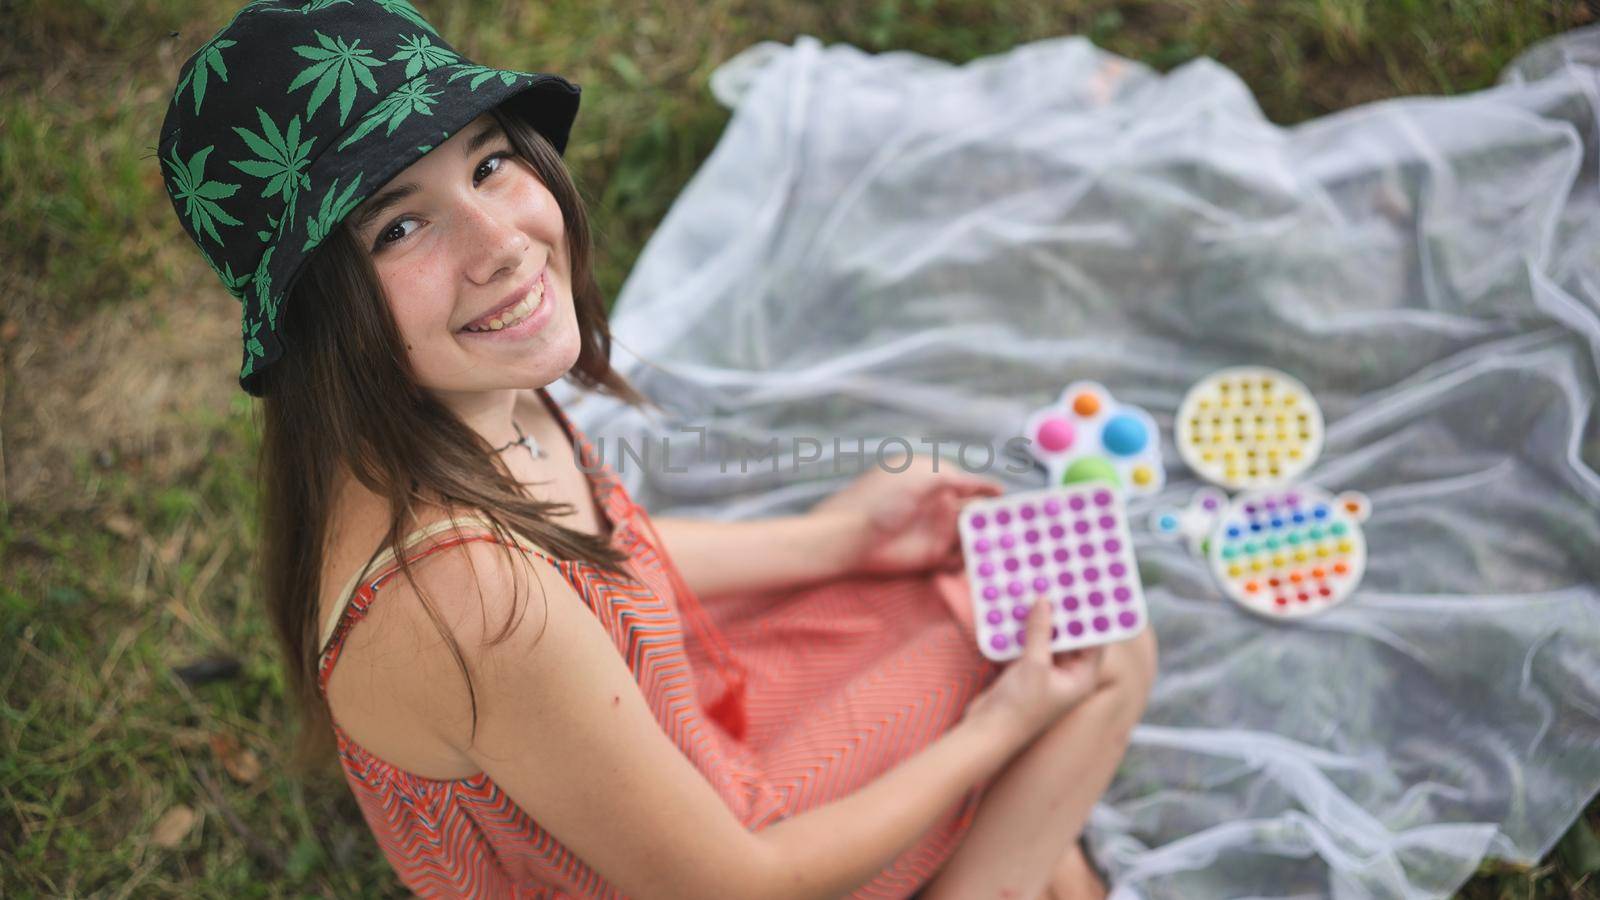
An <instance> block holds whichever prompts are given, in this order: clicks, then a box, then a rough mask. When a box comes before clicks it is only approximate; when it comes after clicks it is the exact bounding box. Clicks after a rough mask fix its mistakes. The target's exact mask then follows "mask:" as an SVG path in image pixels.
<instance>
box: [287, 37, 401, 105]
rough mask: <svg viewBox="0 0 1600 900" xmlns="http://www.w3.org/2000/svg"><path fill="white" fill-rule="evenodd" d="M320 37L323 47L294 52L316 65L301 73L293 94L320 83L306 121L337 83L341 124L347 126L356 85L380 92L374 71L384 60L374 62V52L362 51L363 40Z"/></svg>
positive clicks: (291, 88)
mask: <svg viewBox="0 0 1600 900" xmlns="http://www.w3.org/2000/svg"><path fill="white" fill-rule="evenodd" d="M316 35H317V41H318V42H320V43H321V44H322V46H321V47H296V48H294V52H296V53H298V54H300V55H301V56H303V57H305V58H306V59H311V60H316V62H314V63H312V64H311V65H309V66H306V67H305V68H304V69H301V70H300V74H299V75H298V76H297V77H296V78H295V80H294V81H292V82H290V83H289V90H290V91H291V92H293V91H298V90H299V89H301V88H303V87H305V86H306V85H308V84H310V83H312V82H313V81H315V82H316V84H317V86H316V87H314V88H312V89H311V98H310V99H309V100H307V101H306V118H307V119H310V118H311V116H312V115H313V114H314V113H315V112H316V111H317V107H319V106H321V105H322V101H324V100H326V99H328V95H329V94H330V93H332V92H333V86H334V84H335V83H337V84H338V85H339V124H340V125H343V124H344V120H345V119H348V118H349V117H350V106H351V104H352V103H353V102H354V101H355V97H356V82H357V81H360V82H361V84H362V85H363V86H364V87H366V89H367V90H369V91H376V90H377V89H378V82H377V81H376V80H374V79H373V77H372V72H371V71H370V70H371V69H376V68H377V67H379V66H381V65H383V60H381V59H373V58H372V51H371V50H363V49H361V39H360V38H356V39H355V41H354V42H352V43H350V44H346V43H345V42H344V38H338V37H336V38H330V37H328V36H327V35H325V34H323V33H322V32H320V31H319V32H316Z"/></svg>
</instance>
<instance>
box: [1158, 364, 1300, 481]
mask: <svg viewBox="0 0 1600 900" xmlns="http://www.w3.org/2000/svg"><path fill="white" fill-rule="evenodd" d="M1176 425H1177V427H1176V428H1175V429H1174V432H1175V437H1176V440H1177V444H1178V454H1179V455H1180V456H1181V457H1183V461H1184V462H1185V463H1186V464H1188V466H1189V468H1190V469H1193V470H1194V472H1195V474H1197V475H1199V476H1200V477H1202V478H1204V479H1206V480H1207V481H1211V482H1213V483H1215V484H1220V485H1222V486H1223V487H1226V488H1230V489H1232V490H1242V489H1252V488H1267V487H1274V486H1278V485H1284V484H1288V483H1289V482H1291V481H1293V480H1294V478H1295V477H1296V476H1297V475H1299V474H1300V473H1301V472H1304V471H1305V470H1306V469H1307V468H1309V467H1310V465H1311V464H1312V463H1313V462H1315V461H1316V458H1317V456H1318V455H1319V454H1320V453H1321V452H1322V410H1321V409H1319V408H1318V407H1317V401H1316V400H1315V399H1313V398H1312V396H1311V392H1310V391H1309V390H1307V389H1306V386H1305V385H1304V384H1301V383H1300V382H1299V381H1298V380H1296V379H1295V378H1294V377H1293V376H1291V375H1288V374H1286V373H1284V372H1280V371H1278V370H1277V369H1268V368H1265V367H1261V366H1240V367H1237V368H1232V369H1222V370H1220V371H1217V372H1213V373H1211V374H1210V375H1207V376H1206V377H1205V378H1203V379H1201V380H1200V381H1199V382H1198V383H1197V384H1195V386H1194V387H1191V388H1190V389H1189V393H1187V394H1185V395H1184V398H1183V402H1182V403H1181V404H1179V406H1178V414H1177V417H1176Z"/></svg>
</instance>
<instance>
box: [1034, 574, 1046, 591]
mask: <svg viewBox="0 0 1600 900" xmlns="http://www.w3.org/2000/svg"><path fill="white" fill-rule="evenodd" d="M1049 588H1050V579H1048V578H1046V577H1044V576H1043V575H1040V576H1039V577H1037V578H1035V579H1033V589H1034V590H1036V591H1043V590H1049Z"/></svg>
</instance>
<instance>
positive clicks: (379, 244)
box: [372, 150, 513, 253]
mask: <svg viewBox="0 0 1600 900" xmlns="http://www.w3.org/2000/svg"><path fill="white" fill-rule="evenodd" d="M512 155H513V154H512V152H511V151H509V150H502V151H500V152H499V153H492V154H490V155H489V156H487V157H485V158H484V160H483V162H481V163H478V167H477V168H476V169H474V170H473V172H472V176H473V178H472V180H473V182H474V183H478V182H481V181H483V180H484V179H485V178H488V177H489V175H493V174H494V173H496V172H498V171H500V169H501V168H503V166H504V163H505V161H506V160H507V159H509V158H510V157H511V156H512ZM485 169H488V170H489V171H488V174H487V175H485V174H483V172H484V170H485ZM415 221H416V220H414V219H410V218H401V219H395V220H394V221H393V222H391V223H389V225H388V226H387V227H386V228H384V229H383V230H382V231H380V232H378V237H377V240H376V241H375V242H374V243H373V247H372V252H374V253H377V252H378V251H380V250H382V249H383V248H384V247H387V246H389V245H390V244H394V243H398V242H399V241H402V240H404V239H405V236H406V235H408V234H410V233H411V232H410V231H406V230H405V229H404V228H403V227H402V226H404V225H405V224H406V223H407V222H413V223H414V222H415ZM413 230H415V229H413Z"/></svg>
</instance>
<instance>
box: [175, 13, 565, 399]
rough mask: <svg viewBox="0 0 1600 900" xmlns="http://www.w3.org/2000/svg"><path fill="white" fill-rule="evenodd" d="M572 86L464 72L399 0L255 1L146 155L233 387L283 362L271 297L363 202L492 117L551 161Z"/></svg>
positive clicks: (202, 55)
mask: <svg viewBox="0 0 1600 900" xmlns="http://www.w3.org/2000/svg"><path fill="white" fill-rule="evenodd" d="M578 94H579V88H578V86H577V85H575V84H573V83H572V82H570V81H567V80H566V79H564V78H562V77H560V76H558V75H549V74H540V73H536V72H518V71H513V70H508V69H496V68H492V67H489V66H483V65H478V64H477V63H474V62H473V61H471V60H469V59H467V58H466V57H464V56H462V55H461V54H460V53H458V52H457V51H456V50H455V49H454V48H453V47H451V46H450V45H449V44H448V43H446V42H445V40H444V39H443V38H442V37H440V36H439V33H438V32H437V31H436V30H434V28H433V26H432V25H430V24H428V21H427V20H426V19H425V18H423V16H422V14H421V13H420V12H418V11H417V9H416V8H415V7H414V6H412V5H411V4H410V3H408V2H406V0H309V2H307V0H299V2H284V0H260V2H255V3H251V4H249V5H248V6H246V7H244V8H243V9H241V10H240V11H239V12H238V13H236V14H235V15H234V17H233V19H232V21H230V22H229V23H228V24H227V25H225V26H224V27H223V28H222V30H221V31H218V32H217V34H216V36H215V37H213V38H211V40H209V41H207V42H206V43H205V44H203V45H202V46H201V47H200V49H198V50H196V51H195V52H194V55H192V56H190V57H189V59H188V60H187V61H186V62H185V63H184V64H183V66H182V67H181V68H180V69H179V70H178V81H177V86H176V87H175V88H174V90H173V94H172V101H171V103H170V104H168V106H167V114H166V118H165V119H164V120H163V121H162V123H161V136H160V141H159V144H158V147H157V154H158V156H159V158H160V166H161V174H162V181H163V183H164V184H165V186H166V189H167V195H168V197H169V198H170V199H171V200H172V208H173V209H174V210H175V211H176V212H177V214H178V219H179V221H180V222H181V223H182V224H183V228H184V230H185V231H186V232H187V233H188V235H189V237H190V239H192V240H193V241H194V242H195V246H197V247H199V248H200V255H201V256H203V257H204V258H205V260H206V263H207V264H208V265H210V266H211V269H212V270H213V271H214V272H216V273H217V277H218V278H220V279H222V284H223V286H224V287H226V288H227V290H228V292H229V293H231V294H232V295H233V296H234V297H236V298H238V300H239V301H240V303H241V305H242V306H243V316H242V318H241V322H240V330H241V338H242V341H243V351H244V352H243V356H244V360H243V363H242V365H241V366H240V369H239V385H240V387H242V388H243V389H244V390H245V392H246V393H249V394H251V395H252V396H257V397H259V396H261V393H262V386H261V381H260V376H261V373H262V371H263V370H265V369H266V368H267V367H268V366H270V365H273V364H274V363H277V362H278V361H279V360H280V358H282V357H283V355H284V351H285V347H284V345H283V341H282V335H281V332H280V329H279V325H280V323H281V322H282V315H281V313H282V306H283V298H284V296H285V294H286V293H287V292H288V290H289V288H290V287H291V286H292V285H293V283H294V280H295V278H296V276H297V275H299V274H300V271H301V270H302V268H303V266H304V264H305V261H306V259H307V258H309V257H310V256H311V254H312V252H313V251H315V250H316V248H317V246H318V245H319V244H320V243H321V242H322V241H323V239H324V238H325V237H327V235H328V234H329V233H330V232H331V231H332V230H333V229H334V228H336V227H338V226H339V224H340V223H341V222H343V220H344V218H345V216H347V215H349V213H350V212H351V210H353V209H355V208H356V207H357V206H358V205H360V203H361V202H362V201H363V200H365V199H366V198H367V197H368V196H370V195H371V194H373V193H374V192H375V191H377V190H378V189H379V188H381V187H383V185H384V184H385V183H386V182H387V181H389V180H390V179H391V178H393V177H394V176H395V175H396V174H398V173H399V172H401V171H402V170H404V169H405V168H406V167H407V166H409V165H411V164H412V163H413V162H415V161H416V160H417V159H419V158H420V157H421V156H422V155H423V154H425V153H427V152H428V151H429V150H431V149H432V148H434V147H436V146H438V145H439V144H441V143H443V142H444V141H445V140H447V139H448V138H450V137H451V136H452V135H453V134H455V133H456V132H457V131H459V130H460V129H461V128H463V127H465V126H466V125H467V124H468V123H470V122H471V121H472V120H473V119H475V118H476V117H478V116H479V115H481V114H483V113H485V112H487V111H489V110H490V109H493V108H494V107H497V106H500V105H501V104H505V109H506V111H507V112H509V113H510V114H512V115H515V116H519V117H521V118H522V119H523V120H525V121H527V122H528V123H529V124H530V125H532V126H533V128H534V129H535V130H537V131H538V132H539V133H540V134H541V135H543V136H544V137H545V139H546V140H548V141H549V142H550V143H551V145H552V146H554V147H555V149H556V152H557V153H562V152H564V151H565V150H566V145H567V135H568V133H569V132H570V131H571V128H572V121H573V119H574V118H575V117H576V116H577V114H578Z"/></svg>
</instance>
